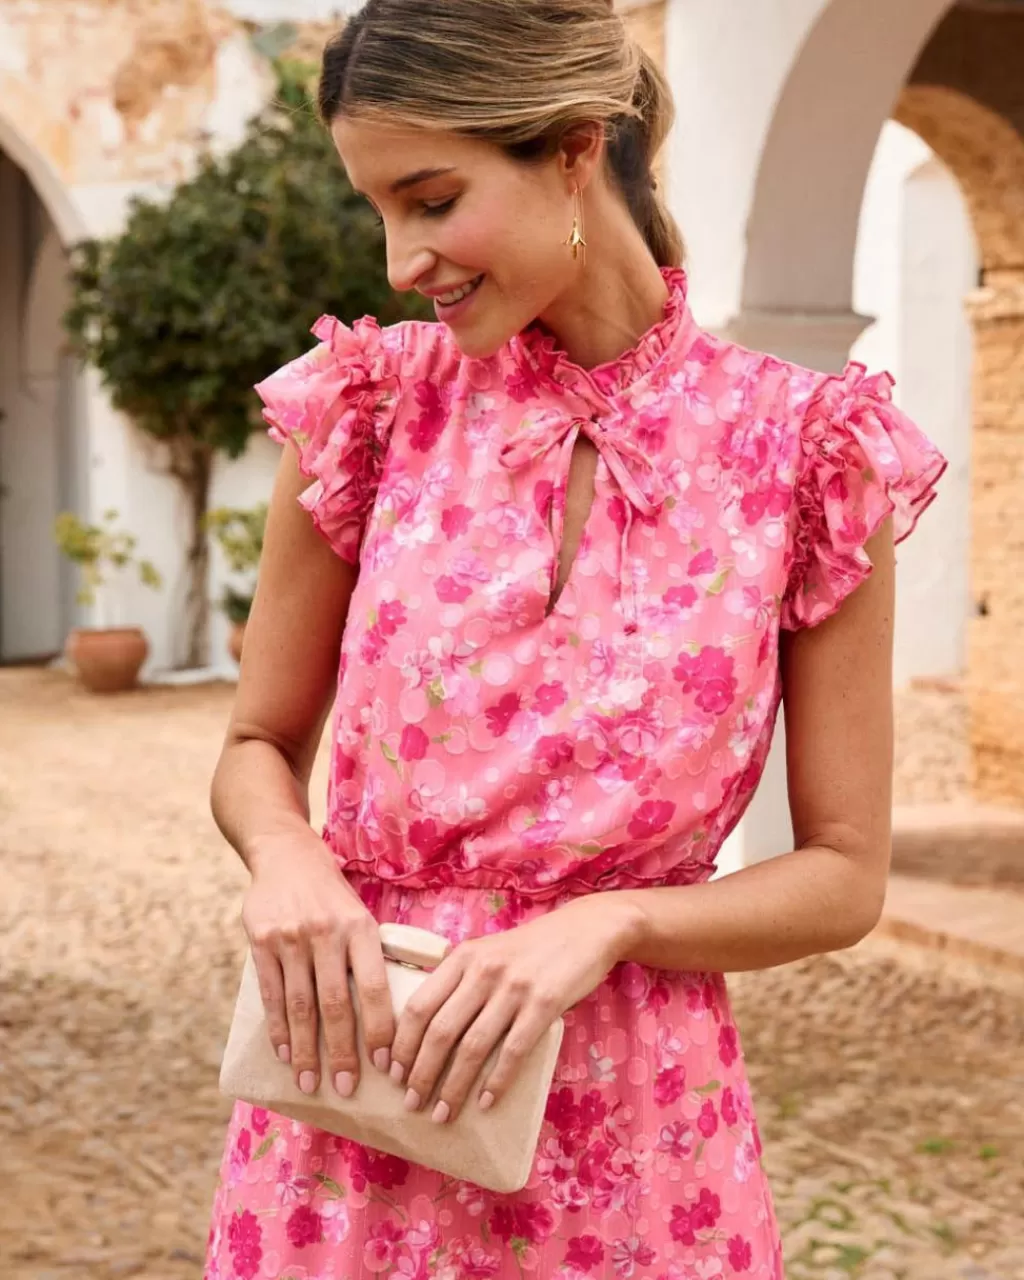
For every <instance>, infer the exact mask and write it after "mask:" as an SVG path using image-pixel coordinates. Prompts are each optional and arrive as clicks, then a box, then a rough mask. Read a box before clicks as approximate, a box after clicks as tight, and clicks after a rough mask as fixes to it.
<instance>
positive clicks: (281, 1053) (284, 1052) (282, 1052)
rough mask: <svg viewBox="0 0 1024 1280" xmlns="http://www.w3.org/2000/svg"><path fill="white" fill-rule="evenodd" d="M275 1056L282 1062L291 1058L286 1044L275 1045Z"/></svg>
mask: <svg viewBox="0 0 1024 1280" xmlns="http://www.w3.org/2000/svg"><path fill="white" fill-rule="evenodd" d="M277 1056H278V1057H279V1058H280V1059H281V1061H282V1062H285V1063H288V1062H291V1060H292V1051H291V1049H289V1048H288V1046H287V1045H286V1044H279V1045H278V1046H277Z"/></svg>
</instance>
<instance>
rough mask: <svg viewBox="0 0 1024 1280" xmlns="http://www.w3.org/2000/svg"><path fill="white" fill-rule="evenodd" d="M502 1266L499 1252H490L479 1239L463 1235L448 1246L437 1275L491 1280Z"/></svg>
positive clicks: (445, 1278)
mask: <svg viewBox="0 0 1024 1280" xmlns="http://www.w3.org/2000/svg"><path fill="white" fill-rule="evenodd" d="M500 1267H501V1258H500V1257H499V1256H498V1254H496V1253H488V1252H487V1250H486V1249H485V1248H484V1246H483V1245H482V1244H481V1243H480V1242H479V1241H478V1240H476V1241H474V1240H470V1239H469V1238H468V1237H463V1238H461V1239H459V1240H453V1241H452V1243H451V1244H450V1245H449V1246H448V1250H447V1254H446V1256H445V1259H444V1261H443V1262H442V1263H441V1264H440V1270H439V1271H438V1272H437V1276H438V1280H491V1277H492V1276H495V1275H497V1274H498V1270H499V1269H500Z"/></svg>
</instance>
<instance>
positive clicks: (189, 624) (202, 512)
mask: <svg viewBox="0 0 1024 1280" xmlns="http://www.w3.org/2000/svg"><path fill="white" fill-rule="evenodd" d="M172 457H173V462H172V466H171V472H172V474H173V475H174V476H175V478H176V479H177V480H178V481H179V482H180V483H181V485H182V487H183V489H184V490H185V494H186V497H187V499H188V510H189V534H188V538H189V541H188V553H187V559H186V562H185V571H186V575H187V576H186V584H187V585H186V593H185V635H186V637H187V644H186V653H185V660H184V662H183V663H182V666H183V667H184V668H185V669H188V668H192V667H204V666H206V665H207V663H208V662H209V660H210V541H209V533H208V531H207V528H206V513H207V509H208V507H209V501H210V477H211V475H212V472H213V450H212V449H210V448H209V446H207V445H204V444H202V443H200V442H199V441H196V440H195V439H186V440H184V441H182V443H181V444H180V445H178V446H174V445H172Z"/></svg>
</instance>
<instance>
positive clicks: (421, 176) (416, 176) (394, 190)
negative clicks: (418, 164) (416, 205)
mask: <svg viewBox="0 0 1024 1280" xmlns="http://www.w3.org/2000/svg"><path fill="white" fill-rule="evenodd" d="M453 172H454V166H453V165H449V166H448V168H447V169H417V170H416V172H415V173H407V174H406V175H405V177H404V178H398V179H396V181H394V182H392V184H391V186H390V188H389V190H390V191H391V194H392V195H397V194H398V193H399V191H405V190H406V188H407V187H415V186H416V185H417V184H418V183H420V182H426V181H427V180H428V179H430V178H440V177H442V176H443V175H444V174H446V173H453Z"/></svg>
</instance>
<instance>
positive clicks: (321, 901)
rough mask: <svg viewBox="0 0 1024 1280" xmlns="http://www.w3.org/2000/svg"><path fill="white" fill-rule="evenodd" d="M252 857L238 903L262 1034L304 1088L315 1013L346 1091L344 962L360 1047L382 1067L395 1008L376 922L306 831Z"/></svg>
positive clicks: (352, 1039) (353, 1068) (315, 1057)
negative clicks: (264, 1020) (259, 1003)
mask: <svg viewBox="0 0 1024 1280" xmlns="http://www.w3.org/2000/svg"><path fill="white" fill-rule="evenodd" d="M262 853H263V856H261V858H260V859H259V860H258V861H256V862H254V864H253V867H252V870H253V877H252V883H251V885H250V887H249V890H248V892H247V893H246V896H245V901H244V904H243V907H242V922H243V924H244V926H245V931H246V933H247V934H248V935H249V942H250V945H251V947H252V954H253V959H254V960H255V962H256V972H257V974H258V975H259V983H260V994H261V996H262V998H263V1007H264V1009H265V1010H266V1015H267V1023H268V1029H269V1031H270V1039H271V1042H272V1044H273V1046H274V1051H275V1052H276V1054H277V1056H278V1057H279V1058H280V1059H281V1061H282V1062H289V1063H291V1066H292V1070H293V1072H294V1074H295V1082H296V1084H297V1085H298V1087H299V1088H300V1089H301V1090H302V1092H303V1093H315V1092H316V1090H317V1089H318V1088H319V1087H320V1054H319V1047H318V1046H319V1041H318V1031H319V1026H320V1023H321V1021H322V1024H323V1031H324V1040H325V1042H326V1045H327V1056H328V1059H329V1061H330V1073H331V1083H332V1085H333V1087H334V1088H335V1089H336V1090H337V1092H338V1093H339V1094H340V1095H341V1096H342V1097H349V1096H350V1095H351V1094H352V1093H353V1092H354V1090H355V1088H356V1086H357V1084H358V1083H359V1058H358V1056H357V1052H356V1036H355V1018H354V1016H353V1010H352V1000H351V996H350V992H349V984H348V971H349V969H351V971H352V976H353V979H354V983H355V987H356V992H357V994H358V998H359V1009H360V1014H361V1018H362V1026H363V1037H364V1040H365V1043H366V1048H367V1053H368V1054H369V1056H370V1058H371V1060H372V1061H373V1063H374V1065H375V1066H376V1067H377V1068H378V1069H379V1070H380V1071H383V1072H387V1070H388V1068H389V1066H390V1061H391V1042H392V1040H393V1038H394V1034H395V1017H394V1010H393V1008H392V1003H391V991H390V988H389V987H388V981H387V974H386V971H385V968H384V957H383V953H382V951H381V943H380V930H379V928H378V926H377V922H376V921H375V920H374V918H373V916H372V915H371V914H370V912H369V911H368V910H367V909H366V907H365V906H364V905H363V903H362V901H361V900H360V898H359V896H358V895H357V894H356V893H355V891H354V890H353V889H352V888H351V887H350V886H349V885H348V884H347V883H346V881H345V879H344V877H343V876H342V874H341V872H340V871H339V870H338V867H337V865H336V863H335V861H334V857H333V855H332V854H331V852H330V850H329V849H328V848H327V846H326V845H325V844H324V843H323V841H322V840H320V839H319V838H318V837H317V836H316V835H315V833H314V832H312V831H311V832H310V834H309V839H308V840H307V839H306V838H304V837H303V838H301V839H296V837H295V836H294V835H291V836H289V837H287V839H284V840H282V841H281V843H280V845H279V847H277V848H276V849H266V848H265V849H264V850H263V851H262Z"/></svg>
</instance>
